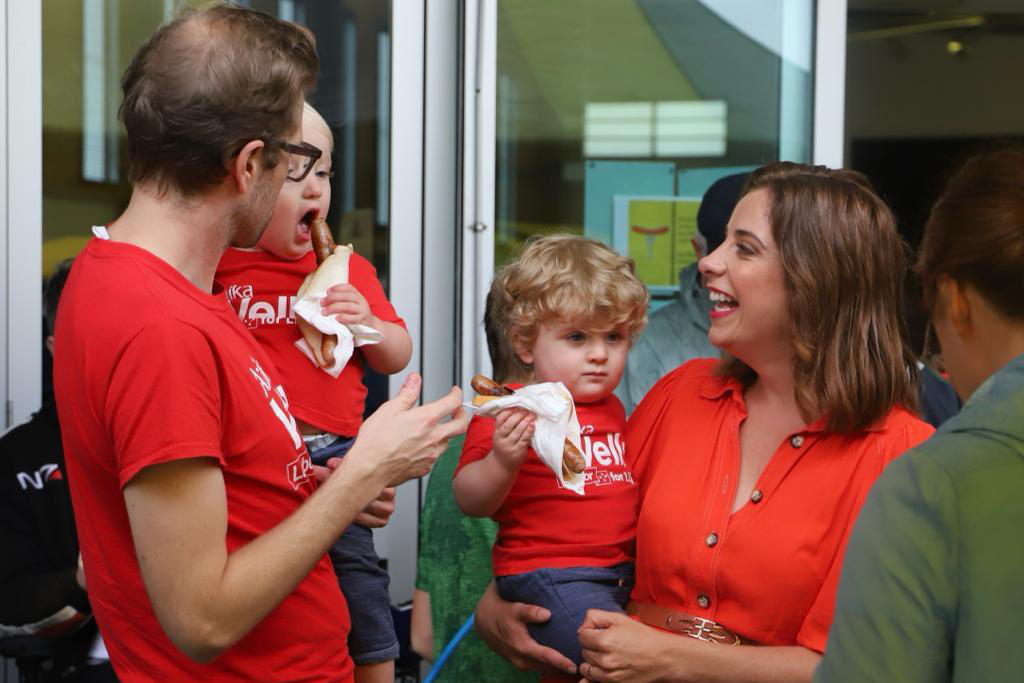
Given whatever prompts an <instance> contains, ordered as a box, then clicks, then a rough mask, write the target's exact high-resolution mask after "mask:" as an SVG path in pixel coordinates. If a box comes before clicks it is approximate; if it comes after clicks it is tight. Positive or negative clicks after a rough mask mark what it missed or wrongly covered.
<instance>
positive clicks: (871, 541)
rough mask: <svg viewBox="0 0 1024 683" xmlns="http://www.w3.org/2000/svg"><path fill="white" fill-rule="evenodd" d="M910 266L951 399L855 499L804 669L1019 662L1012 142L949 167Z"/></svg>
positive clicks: (1000, 668)
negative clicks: (932, 424)
mask: <svg viewBox="0 0 1024 683" xmlns="http://www.w3.org/2000/svg"><path fill="white" fill-rule="evenodd" d="M917 271H918V273H919V275H920V276H921V280H922V285H923V288H924V292H925V295H926V299H927V301H928V303H929V305H930V308H931V315H932V319H933V321H934V324H935V331H936V333H937V335H938V339H939V342H940V343H941V346H942V357H943V361H944V364H945V367H946V369H947V370H948V371H949V376H950V379H951V380H952V383H953V386H954V387H956V390H957V393H958V394H959V395H960V396H961V397H962V398H963V399H964V400H965V401H966V403H965V404H964V406H963V408H962V409H961V411H960V413H959V414H958V415H956V416H955V417H952V418H950V419H949V420H947V421H946V422H945V423H943V425H942V426H941V427H940V428H939V430H938V432H936V434H935V436H933V437H932V438H931V439H929V440H928V441H926V442H925V443H923V444H921V445H920V446H918V447H917V448H915V449H913V450H912V451H910V452H909V453H907V454H906V455H904V456H903V457H902V458H900V459H899V460H897V461H896V462H894V463H893V464H892V465H891V466H889V468H888V469H886V471H885V473H884V474H883V475H882V477H881V478H880V479H879V480H878V482H877V483H876V484H875V487H874V488H873V489H872V491H871V495H870V496H869V498H868V499H867V501H866V502H865V504H864V509H863V510H862V512H861V515H860V519H859V520H858V521H857V526H856V528H855V530H854V533H853V535H852V536H851V538H850V545H849V549H848V550H847V553H846V559H845V562H844V569H843V578H842V583H841V585H840V588H839V594H838V598H837V602H836V619H835V625H834V626H833V629H832V635H831V637H830V638H829V642H828V649H827V650H826V651H825V657H824V659H823V660H822V662H821V666H819V667H818V669H817V671H816V673H815V676H814V680H815V681H817V682H825V681H829V682H831V681H857V682H858V683H860V682H862V681H863V682H868V681H905V682H907V683H918V682H924V681H928V682H929V683H933V682H938V681H1009V680H1017V679H1019V678H1020V676H1021V671H1024V652H1022V650H1021V648H1020V647H1019V643H1018V641H1019V630H1020V620H1021V614H1022V613H1024V589H1022V587H1021V581H1020V577H1021V576H1024V544H1022V543H1021V525H1022V524H1024V504H1022V503H1021V498H1020V492H1021V490H1022V489H1024V277H1022V273H1024V149H1021V148H1013V149H1006V150H1001V151H993V152H989V153H986V154H982V155H980V156H978V157H976V158H974V159H972V160H971V161H969V162H968V163H967V164H966V165H965V166H964V167H963V168H962V169H961V170H960V171H959V172H958V173H957V174H956V175H955V176H954V177H953V178H952V179H951V180H950V182H949V184H948V185H947V186H946V188H945V191H944V192H943V194H942V196H941V197H940V198H939V200H938V202H937V203H936V205H935V207H934V209H933V210H932V213H931V217H930V218H929V220H928V223H927V225H926V226H925V232H924V240H923V242H922V245H921V250H920V254H919V256H918V261H917Z"/></svg>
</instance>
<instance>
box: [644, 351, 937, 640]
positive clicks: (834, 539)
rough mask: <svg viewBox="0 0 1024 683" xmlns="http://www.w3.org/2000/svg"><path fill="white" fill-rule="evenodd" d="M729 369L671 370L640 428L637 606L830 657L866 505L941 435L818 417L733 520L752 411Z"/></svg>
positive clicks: (693, 365)
mask: <svg viewBox="0 0 1024 683" xmlns="http://www.w3.org/2000/svg"><path fill="white" fill-rule="evenodd" d="M716 362H717V361H715V360H713V359H702V360H697V361H691V362H689V363H687V364H685V365H683V366H682V367H680V368H679V369H677V370H675V371H673V372H672V373H669V375H667V376H666V377H665V378H663V379H662V380H661V381H660V382H659V383H658V384H656V385H655V386H654V388H652V389H651V391H650V392H649V393H648V395H647V397H646V398H645V399H644V401H643V402H642V403H641V404H640V405H639V406H638V407H637V409H636V411H635V412H634V413H633V416H632V417H631V418H630V421H629V425H628V427H627V432H626V443H627V452H628V453H629V455H630V459H631V460H633V463H634V464H633V471H634V473H635V476H636V479H637V484H638V485H639V487H640V496H641V507H640V515H639V519H638V522H637V551H636V552H637V557H636V585H635V587H634V590H633V595H632V598H633V599H634V600H637V601H641V602H650V603H654V604H657V605H659V606H661V607H665V608H669V609H674V610H679V611H681V612H685V613H688V614H695V615H699V616H702V617H706V618H709V619H713V620H714V621H717V622H719V623H721V624H722V625H723V626H725V627H726V628H728V629H730V630H733V631H735V632H737V633H739V634H740V635H743V636H745V637H747V638H750V639H751V640H753V641H755V642H758V643H761V644H765V645H803V646H804V647H808V648H810V649H812V650H815V651H817V652H821V651H822V650H823V649H824V647H825V641H826V639H827V637H828V630H829V626H830V625H831V621H832V609H833V604H834V602H835V589H836V585H837V583H838V579H839V573H840V569H841V557H842V555H841V553H842V550H843V547H844V545H845V541H846V537H847V534H848V533H849V531H850V529H851V528H852V525H853V523H854V521H855V520H856V515H857V512H858V510H859V509H860V506H861V503H862V502H863V500H864V497H865V496H866V494H867V492H868V490H869V489H870V487H871V484H872V483H873V482H874V480H875V479H876V478H877V477H878V475H879V474H880V473H881V471H882V468H883V467H884V466H885V464H886V463H887V462H888V461H890V460H891V459H893V458H895V457H896V456H898V455H899V454H901V453H902V452H903V451H905V450H907V449H908V448H910V447H912V446H914V445H916V444H917V443H919V442H920V441H922V440H924V439H925V438H927V437H928V436H929V435H930V434H931V432H932V429H931V427H929V426H928V425H927V424H925V423H924V422H922V421H920V420H919V419H917V418H916V417H914V416H913V415H911V414H910V413H909V412H908V411H906V410H903V409H894V410H893V411H892V412H891V413H890V414H889V415H887V416H886V417H884V418H883V419H882V420H880V421H879V422H878V423H877V424H875V425H872V426H871V427H870V428H869V429H868V430H865V431H862V432H858V433H855V434H849V435H839V434H832V433H829V432H826V431H824V420H819V421H818V422H815V423H812V424H810V425H808V426H807V427H805V428H804V430H803V431H802V432H801V434H800V435H797V436H795V437H793V439H792V440H786V441H783V442H781V443H780V444H779V446H778V449H777V450H776V452H775V454H774V455H773V456H772V458H771V460H770V461H769V463H768V464H767V466H766V467H765V469H764V471H763V472H762V474H761V477H760V479H759V480H758V481H757V483H756V485H755V489H754V491H753V493H752V494H751V496H750V501H749V502H748V503H747V504H746V505H744V506H743V507H741V508H740V509H739V510H737V511H736V512H735V513H733V512H732V503H733V500H734V499H735V495H736V490H735V487H736V481H737V480H738V478H739V464H740V453H739V428H740V424H741V423H742V422H743V419H744V418H745V417H746V406H745V403H744V400H743V393H742V387H741V386H740V384H739V383H738V382H736V381H734V380H731V379H727V378H721V377H717V376H715V375H714V374H713V370H714V367H715V364H716ZM797 439H799V444H798V443H797ZM822 577H824V580H823V579H822Z"/></svg>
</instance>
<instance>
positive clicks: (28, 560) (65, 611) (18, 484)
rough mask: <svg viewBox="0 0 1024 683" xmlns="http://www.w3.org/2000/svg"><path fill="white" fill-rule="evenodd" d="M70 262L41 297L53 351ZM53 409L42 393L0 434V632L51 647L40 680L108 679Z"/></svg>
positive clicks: (61, 266)
mask: <svg viewBox="0 0 1024 683" xmlns="http://www.w3.org/2000/svg"><path fill="white" fill-rule="evenodd" d="M70 270H71V259H68V260H65V261H62V262H61V263H60V264H58V265H57V267H56V269H54V272H53V274H52V275H51V276H50V278H49V279H48V280H47V282H46V289H45V292H44V294H43V303H44V306H45V311H44V312H45V319H46V330H47V336H46V346H47V348H48V349H49V350H50V352H51V353H53V350H54V345H53V344H54V342H53V333H54V328H55V323H56V319H57V302H58V300H59V299H60V296H61V292H62V291H63V289H64V283H65V282H66V281H67V277H68V273H69V272H70ZM66 469H67V468H66V467H65V465H64V451H63V448H62V443H61V434H60V424H59V423H58V421H57V407H56V405H55V404H54V400H53V394H52V392H45V393H44V395H43V404H42V406H41V407H40V409H39V411H38V412H36V413H35V414H34V415H32V417H31V419H29V420H28V422H26V423H24V424H20V425H17V426H15V427H13V428H12V429H10V430H8V431H7V432H6V433H5V434H4V435H3V436H2V437H0V520H2V524H0V547H2V548H3V549H4V559H3V561H2V562H0V637H10V636H33V637H37V638H44V639H46V640H47V641H49V643H50V645H51V646H52V650H53V654H52V657H49V656H48V657H47V659H48V660H49V661H48V662H47V663H46V667H45V669H44V667H43V663H42V662H40V663H39V664H40V666H39V667H38V668H39V670H40V672H41V675H43V676H44V680H45V681H67V682H68V683H75V682H84V681H95V682H96V683H99V682H101V681H113V682H115V683H116V681H117V676H115V675H114V670H113V668H111V666H110V661H109V660H108V659H107V658H106V650H105V649H104V647H103V641H102V639H100V637H99V631H98V629H97V628H96V621H95V620H94V619H92V618H91V613H92V610H91V608H90V606H89V597H88V595H87V593H86V583H85V576H84V574H83V572H82V563H81V559H80V556H79V554H78V537H77V535H76V533H75V519H74V514H73V513H72V510H71V495H70V493H69V492H68V482H67V478H66V476H65V472H66Z"/></svg>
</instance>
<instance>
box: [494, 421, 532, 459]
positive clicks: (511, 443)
mask: <svg viewBox="0 0 1024 683" xmlns="http://www.w3.org/2000/svg"><path fill="white" fill-rule="evenodd" d="M536 421H537V417H536V416H535V415H534V414H533V413H531V412H530V411H528V410H523V409H522V408H508V409H507V410H502V411H501V412H499V413H498V414H497V415H496V416H495V418H494V447H493V450H494V457H495V459H497V461H498V462H499V463H501V466H502V467H504V468H506V469H508V470H512V471H516V472H518V471H519V466H520V465H522V464H523V461H524V460H526V447H527V446H529V445H530V439H531V438H533V430H534V427H535V425H536Z"/></svg>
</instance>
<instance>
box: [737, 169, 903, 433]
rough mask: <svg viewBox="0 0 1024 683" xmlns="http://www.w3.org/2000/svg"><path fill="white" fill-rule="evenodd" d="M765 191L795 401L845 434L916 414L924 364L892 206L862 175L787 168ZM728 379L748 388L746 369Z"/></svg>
mask: <svg viewBox="0 0 1024 683" xmlns="http://www.w3.org/2000/svg"><path fill="white" fill-rule="evenodd" d="M758 189H765V190H767V191H768V193H769V195H770V197H771V207H770V209H769V214H768V217H769V221H770V223H771V226H772V236H773V237H774V239H775V243H776V244H777V245H778V248H779V253H780V256H781V261H782V270H783V273H784V281H785V287H786V291H787V294H788V298H789V313H790V323H789V334H790V337H791V339H792V343H793V349H794V358H793V376H794V379H795V386H796V389H795V393H796V403H797V406H798V407H799V409H800V412H801V414H802V415H803V417H804V419H805V420H807V421H808V422H812V421H814V420H816V419H818V418H820V417H822V416H824V417H825V421H826V428H827V429H828V430H829V431H832V432H836V433H850V432H854V431H858V430H862V429H864V428H866V427H868V426H870V425H871V424H872V423H874V422H876V421H877V420H879V419H880V418H882V417H884V416H885V415H886V414H887V413H888V412H889V411H890V410H892V408H894V407H895V406H904V407H907V408H910V409H912V410H913V409H916V407H917V395H916V385H917V364H916V361H915V358H914V354H913V352H912V351H911V348H910V343H909V335H908V333H907V327H906V322H905V320H904V316H903V282H904V277H905V276H906V273H907V263H908V261H909V252H908V249H907V246H906V244H905V243H904V242H903V240H902V238H901V237H900V235H899V233H898V232H897V230H896V220H895V219H894V218H893V215H892V212H891V211H890V210H889V207H887V206H886V205H885V202H883V201H882V200H881V199H880V198H879V197H878V195H876V194H875V193H874V191H873V190H872V189H871V185H870V183H869V182H868V180H867V178H865V177H864V176H863V175H862V174H860V173H857V172H856V171H847V170H831V169H828V168H825V167H824V166H808V165H804V164H795V163H791V162H779V163H774V164H769V165H767V166H763V167H761V168H759V169H758V170H756V171H754V172H753V173H752V174H751V176H750V178H749V179H748V180H747V184H746V187H744V190H743V194H744V195H745V194H748V193H750V192H753V191H754V190H758ZM719 374H722V375H725V376H729V377H735V378H737V379H739V380H740V381H741V382H743V383H744V385H745V386H749V385H750V384H751V383H753V381H754V380H755V379H756V374H755V373H754V371H753V370H752V369H751V368H750V367H749V366H747V365H746V364H745V363H744V362H743V361H741V360H739V359H738V358H734V357H731V356H728V355H725V356H723V359H722V362H721V364H720V366H719Z"/></svg>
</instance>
